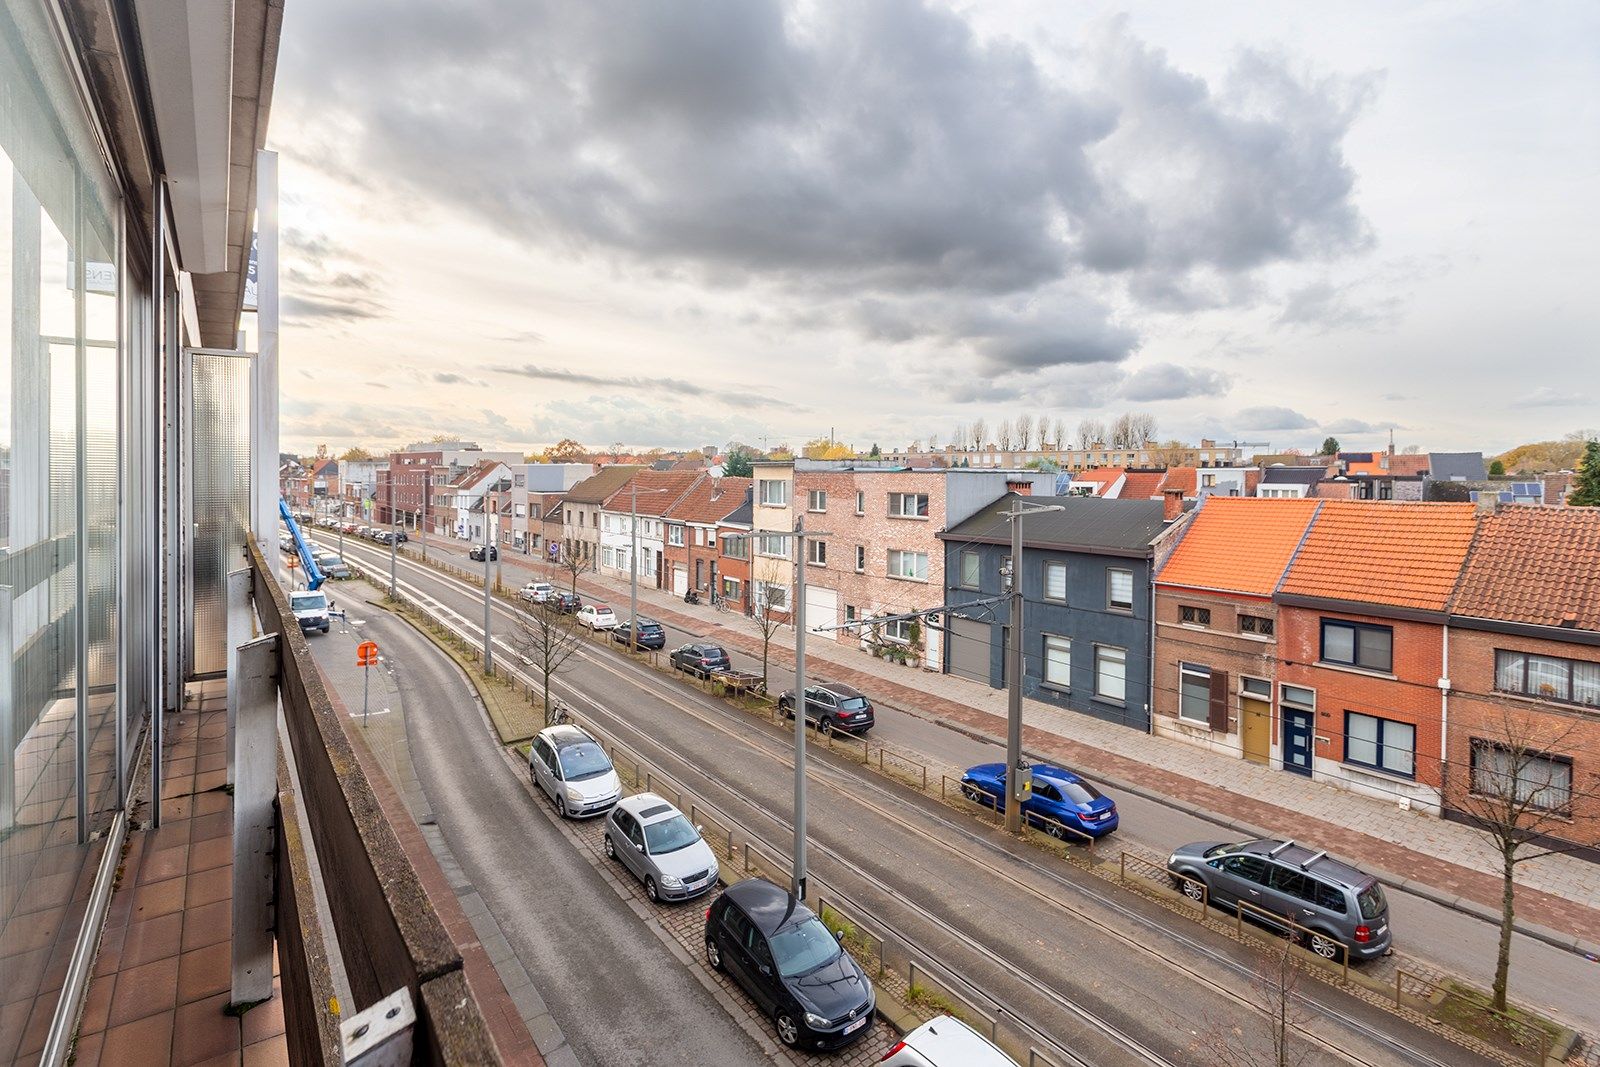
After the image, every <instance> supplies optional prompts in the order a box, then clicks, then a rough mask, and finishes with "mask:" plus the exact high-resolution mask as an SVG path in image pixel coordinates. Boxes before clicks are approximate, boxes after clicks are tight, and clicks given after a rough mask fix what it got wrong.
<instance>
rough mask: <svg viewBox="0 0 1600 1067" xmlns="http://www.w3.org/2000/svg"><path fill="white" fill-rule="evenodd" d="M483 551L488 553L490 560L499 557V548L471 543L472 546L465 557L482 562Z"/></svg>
mask: <svg viewBox="0 0 1600 1067" xmlns="http://www.w3.org/2000/svg"><path fill="white" fill-rule="evenodd" d="M484 552H488V553H489V559H490V560H497V559H499V558H500V550H499V549H498V548H496V547H495V546H493V545H473V546H472V548H470V549H469V550H468V551H467V558H468V559H470V560H475V561H477V562H479V563H482V562H483V554H484Z"/></svg>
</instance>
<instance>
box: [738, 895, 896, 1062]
mask: <svg viewBox="0 0 1600 1067" xmlns="http://www.w3.org/2000/svg"><path fill="white" fill-rule="evenodd" d="M706 962H707V963H709V964H711V966H712V968H713V969H715V970H718V971H726V972H727V973H728V974H730V975H732V977H733V979H734V981H736V982H737V983H738V984H739V985H741V986H743V987H744V991H745V992H746V993H748V994H750V998H751V999H752V1000H754V1001H755V1002H756V1005H757V1006H758V1007H759V1008H760V1009H761V1010H762V1012H764V1013H765V1014H766V1015H767V1017H768V1018H770V1019H771V1020H772V1025H773V1027H774V1028H775V1029H776V1030H777V1031H778V1040H780V1041H782V1042H783V1043H784V1044H785V1045H788V1046H790V1047H791V1048H802V1049H836V1048H842V1047H843V1046H845V1045H848V1044H849V1043H850V1042H852V1041H854V1040H856V1039H857V1038H858V1037H860V1036H861V1035H862V1034H864V1033H866V1032H867V1029H868V1027H869V1026H870V1025H871V1024H872V1013H873V1012H874V1011H875V1010H876V1008H877V998H876V996H875V995H874V994H873V991H872V983H871V982H870V981H868V980H867V976H866V974H865V973H864V972H863V971H862V970H861V968H860V967H859V966H857V965H856V961H855V960H854V959H852V958H851V957H850V954H849V953H848V952H846V951H844V950H843V949H842V948H840V947H839V942H838V939H837V938H835V937H834V936H833V935H832V934H830V933H829V932H828V928H827V927H826V926H823V925H822V920H820V919H818V918H817V917H816V915H815V914H814V913H813V912H812V911H811V909H810V908H808V907H806V906H805V905H804V904H803V903H801V902H800V901H799V900H798V899H796V898H795V896H794V895H793V894H791V893H790V892H789V891H788V890H786V889H780V888H779V887H777V886H775V885H773V884H772V883H771V882H769V881H766V880H765V879H762V878H751V879H748V880H747V881H743V882H740V883H738V884H737V885H731V886H729V887H728V888H727V889H726V890H725V891H724V892H723V894H722V895H721V896H719V897H717V899H716V900H714V901H712V903H711V907H709V908H707V909H706Z"/></svg>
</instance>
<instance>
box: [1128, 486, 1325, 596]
mask: <svg viewBox="0 0 1600 1067" xmlns="http://www.w3.org/2000/svg"><path fill="white" fill-rule="evenodd" d="M1317 504H1318V502H1317V501H1315V500H1292V499H1273V498H1266V499H1257V498H1255V497H1245V496H1239V497H1232V496H1208V497H1206V498H1205V500H1204V502H1203V503H1201V505H1200V507H1199V510H1197V511H1196V512H1195V513H1194V515H1193V517H1192V518H1190V520H1189V526H1188V528H1187V529H1186V530H1184V531H1183V538H1182V540H1180V541H1179V542H1178V547H1177V549H1176V550H1175V551H1174V552H1173V553H1172V555H1171V557H1169V558H1168V559H1167V562H1166V564H1165V566H1163V567H1162V568H1161V572H1160V573H1159V574H1158V575H1157V576H1156V581H1157V582H1159V583H1161V584H1163V585H1184V586H1189V587H1191V588H1195V589H1221V590H1226V591H1228V592H1232V593H1253V594H1256V595H1258V596H1271V595H1272V592H1273V590H1274V589H1276V588H1277V587H1278V580H1279V579H1280V578H1282V577H1283V569H1284V568H1285V567H1286V566H1288V565H1289V560H1290V559H1291V558H1292V557H1293V556H1294V550H1295V547H1296V546H1297V545H1299V544H1300V539H1301V538H1302V537H1303V536H1305V532H1306V525H1307V524H1308V523H1309V522H1311V518H1312V516H1313V515H1315V514H1316V512H1317Z"/></svg>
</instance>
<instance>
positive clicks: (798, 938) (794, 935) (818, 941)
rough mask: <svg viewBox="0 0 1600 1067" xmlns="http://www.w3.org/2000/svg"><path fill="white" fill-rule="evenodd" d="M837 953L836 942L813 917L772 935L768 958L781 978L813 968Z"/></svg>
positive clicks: (790, 976) (833, 957)
mask: <svg viewBox="0 0 1600 1067" xmlns="http://www.w3.org/2000/svg"><path fill="white" fill-rule="evenodd" d="M838 955H839V942H837V941H835V940H834V937H833V935H832V934H830V933H828V928H827V927H826V926H823V925H822V923H821V922H820V921H818V920H817V919H816V918H814V917H813V918H810V919H806V920H804V921H803V922H800V923H797V924H795V925H794V926H791V927H789V928H788V929H787V930H780V931H778V932H777V933H776V934H773V935H772V958H773V959H774V960H775V961H776V962H777V964H778V973H779V974H781V975H783V976H784V977H785V978H793V977H794V976H795V975H797V974H805V973H806V972H807V971H814V970H816V969H817V968H818V967H821V966H822V965H823V964H824V963H830V962H832V961H833V960H834V959H835V958H837V957H838Z"/></svg>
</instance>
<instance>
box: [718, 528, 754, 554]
mask: <svg viewBox="0 0 1600 1067" xmlns="http://www.w3.org/2000/svg"><path fill="white" fill-rule="evenodd" d="M717 545H718V551H719V552H720V553H721V554H722V555H723V556H724V557H725V558H727V559H738V560H747V559H749V558H750V542H749V540H747V539H746V538H744V537H742V536H740V535H739V534H736V533H734V534H721V535H719V536H718V537H717ZM730 545H731V546H732V547H731V548H730V547H729V546H730Z"/></svg>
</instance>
